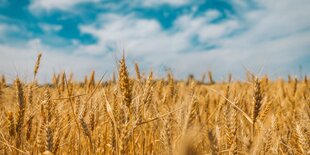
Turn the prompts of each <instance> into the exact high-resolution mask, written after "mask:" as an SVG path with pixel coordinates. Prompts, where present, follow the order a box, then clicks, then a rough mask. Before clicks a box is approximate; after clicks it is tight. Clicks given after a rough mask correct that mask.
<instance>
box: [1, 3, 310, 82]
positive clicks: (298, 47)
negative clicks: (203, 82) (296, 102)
mask: <svg viewBox="0 0 310 155" xmlns="http://www.w3.org/2000/svg"><path fill="white" fill-rule="evenodd" d="M309 10H310V1H309V0H192V1H191V0H123V1H122V0H0V74H4V75H6V76H7V77H8V78H9V79H14V77H15V76H16V75H19V76H21V77H23V78H25V79H31V78H32V70H33V65H34V62H35V59H36V55H37V53H38V52H42V53H43V58H42V65H41V68H40V71H39V79H40V80H41V81H43V82H48V81H49V80H50V77H51V75H52V73H53V72H56V73H57V72H60V71H67V72H74V74H75V76H76V78H77V79H82V78H83V76H84V75H85V74H89V73H90V72H91V70H96V72H97V75H98V76H101V74H103V73H107V77H110V75H111V73H112V72H113V71H116V70H117V63H116V62H117V60H118V59H119V58H120V56H121V54H122V51H123V50H124V51H125V52H126V57H127V61H128V64H129V66H132V64H134V63H135V62H138V64H139V65H140V67H141V69H142V70H144V71H146V72H147V71H149V70H150V69H152V70H153V71H154V72H155V73H156V74H157V75H163V74H165V71H166V70H167V69H171V70H172V71H173V72H174V74H175V75H176V76H178V77H180V78H184V77H186V76H187V75H188V74H190V73H191V74H194V75H195V76H196V77H197V78H200V77H201V75H202V74H203V73H204V72H207V71H208V70H210V71H212V72H213V74H214V76H215V78H216V79H218V80H223V79H225V77H226V75H227V74H228V73H232V74H233V78H234V79H243V78H244V75H245V74H244V72H245V68H248V69H249V70H251V71H252V72H254V73H256V74H258V73H259V72H260V70H261V73H260V74H268V75H270V76H271V77H272V78H276V77H278V76H282V77H286V76H287V74H294V75H298V76H299V75H300V71H301V72H302V74H309V73H310V20H309V19H310V11H309ZM261 68H262V69H261ZM130 71H131V72H132V71H133V68H131V69H130Z"/></svg>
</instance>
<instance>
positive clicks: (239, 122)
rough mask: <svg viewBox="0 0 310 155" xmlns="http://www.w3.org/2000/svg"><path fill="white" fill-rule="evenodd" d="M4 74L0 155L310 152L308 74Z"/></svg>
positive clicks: (123, 69) (0, 86) (121, 69)
mask: <svg viewBox="0 0 310 155" xmlns="http://www.w3.org/2000/svg"><path fill="white" fill-rule="evenodd" d="M40 59H41V55H39V56H38V60H37V62H36V64H35V68H34V80H33V82H30V83H24V82H22V81H21V80H20V79H19V78H16V80H15V83H14V84H13V85H9V84H7V83H6V80H5V77H4V76H3V77H2V78H1V82H0V111H1V113H0V154H77V155H79V154H121V155H122V154H141V155H142V154H309V153H310V138H309V137H310V92H309V90H310V89H309V88H310V87H309V83H308V79H307V77H305V78H304V79H297V78H292V77H291V76H289V79H290V80H289V82H285V81H284V80H281V79H279V80H276V81H271V80H269V79H268V77H254V76H253V75H251V76H248V77H249V79H248V82H239V81H232V75H231V74H230V75H229V76H228V77H229V78H228V80H227V81H226V82H221V83H217V82H215V81H214V80H213V79H212V73H211V72H208V78H209V83H204V82H203V81H204V79H205V76H206V75H204V77H203V78H202V80H200V81H198V80H195V79H194V78H193V77H191V78H189V79H188V81H176V80H175V78H174V77H173V75H172V73H170V72H169V73H167V75H168V78H167V79H156V78H155V77H154V75H153V72H150V73H149V75H148V76H145V74H144V73H143V74H141V73H140V70H139V67H138V65H137V64H135V69H136V76H135V77H136V78H134V77H133V76H130V75H129V72H128V69H127V65H126V61H125V59H124V57H123V58H122V59H121V60H120V62H119V64H120V65H119V73H118V75H119V76H118V81H117V80H116V79H115V78H114V77H115V76H113V78H112V80H110V81H105V82H103V81H102V80H100V81H96V80H95V78H94V77H95V72H92V73H91V75H90V76H89V77H88V76H86V77H85V80H84V82H82V83H81V82H76V81H74V77H73V76H69V78H68V79H67V76H66V74H65V73H60V74H55V75H54V76H53V81H52V82H51V84H50V85H38V84H37V82H36V76H37V74H38V70H39V64H40Z"/></svg>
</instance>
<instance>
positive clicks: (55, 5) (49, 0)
mask: <svg viewBox="0 0 310 155" xmlns="http://www.w3.org/2000/svg"><path fill="white" fill-rule="evenodd" d="M93 2H99V0H32V1H31V4H30V6H29V9H30V10H31V11H32V12H40V11H52V10H63V11H68V10H71V9H72V8H73V7H74V6H76V5H78V4H83V3H93Z"/></svg>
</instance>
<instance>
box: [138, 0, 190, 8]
mask: <svg viewBox="0 0 310 155" xmlns="http://www.w3.org/2000/svg"><path fill="white" fill-rule="evenodd" d="M190 2H191V1H190V0H145V1H143V6H146V7H156V6H159V5H164V4H167V5H171V6H182V5H186V4H189V3H190Z"/></svg>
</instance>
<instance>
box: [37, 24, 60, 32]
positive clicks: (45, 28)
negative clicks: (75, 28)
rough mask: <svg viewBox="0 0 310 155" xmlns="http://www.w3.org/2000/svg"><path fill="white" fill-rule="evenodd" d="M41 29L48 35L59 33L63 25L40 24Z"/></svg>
mask: <svg viewBox="0 0 310 155" xmlns="http://www.w3.org/2000/svg"><path fill="white" fill-rule="evenodd" d="M39 26H40V27H41V29H42V30H43V31H45V32H47V33H52V32H58V31H60V30H61V29H62V26H61V25H52V24H46V23H41V24H39Z"/></svg>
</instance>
